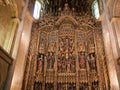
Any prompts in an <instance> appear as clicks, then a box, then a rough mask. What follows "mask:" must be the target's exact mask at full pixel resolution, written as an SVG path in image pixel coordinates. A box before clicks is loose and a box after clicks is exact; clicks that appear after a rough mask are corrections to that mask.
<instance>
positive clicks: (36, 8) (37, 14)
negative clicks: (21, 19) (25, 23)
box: [33, 1, 41, 20]
mask: <svg viewBox="0 0 120 90" xmlns="http://www.w3.org/2000/svg"><path fill="white" fill-rule="evenodd" d="M40 11H41V4H40V2H39V1H35V6H34V12H33V17H34V18H35V19H36V20H38V19H39V17H40Z"/></svg>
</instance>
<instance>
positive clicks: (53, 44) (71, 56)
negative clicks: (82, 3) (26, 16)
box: [26, 16, 108, 90]
mask: <svg viewBox="0 0 120 90" xmlns="http://www.w3.org/2000/svg"><path fill="white" fill-rule="evenodd" d="M63 17H64V18H63ZM69 17H70V18H69ZM82 17H84V16H82ZM82 17H80V18H79V17H74V16H73V17H71V16H60V17H55V18H57V19H53V22H54V24H53V26H52V27H47V25H46V24H44V25H43V24H41V23H40V22H39V23H36V24H35V26H36V31H38V32H39V34H37V35H38V38H37V41H36V42H37V44H36V47H34V48H36V49H35V50H36V51H35V52H34V53H35V55H36V56H37V58H36V59H37V60H33V59H31V61H33V63H34V64H33V67H34V69H32V68H31V69H29V71H31V70H33V71H35V72H34V75H33V74H28V75H29V76H31V78H30V80H29V84H26V85H27V86H26V87H27V88H30V87H31V88H32V87H34V90H38V89H39V88H42V90H99V89H101V90H105V87H104V86H103V85H108V82H105V80H104V78H108V76H107V75H106V73H107V72H106V73H103V72H102V71H104V70H105V71H107V68H106V65H105V64H104V63H102V62H105V59H103V58H101V57H102V56H104V55H105V53H104V49H103V44H102V43H103V41H102V37H101V36H102V35H101V34H102V33H101V32H102V31H101V27H100V26H99V23H97V22H94V19H91V17H87V18H86V19H85V17H84V18H82ZM61 18H62V19H61ZM71 18H72V19H71ZM46 19H47V18H46ZM76 19H77V20H78V21H76ZM44 20H45V19H44ZM51 21H52V20H51ZM74 21H75V22H74ZM79 21H81V22H80V23H78V22H79ZM44 22H47V21H43V22H42V23H44ZM55 22H56V23H55ZM90 22H91V24H90ZM51 23H52V22H51ZM81 23H82V24H81ZM85 23H86V24H85ZM96 23H97V24H96ZM41 25H43V26H44V28H43V27H42V28H40V26H41ZM86 26H87V27H86ZM98 47H99V48H98ZM30 50H34V49H32V48H31V49H30ZM31 57H34V56H31ZM98 57H99V58H98ZM101 61H102V62H101ZM31 66H32V65H30V67H31ZM101 79H102V80H101ZM30 81H31V83H30ZM106 83H107V84H106ZM106 87H108V86H106ZM35 88H36V89H35ZM32 89H33V88H32Z"/></svg>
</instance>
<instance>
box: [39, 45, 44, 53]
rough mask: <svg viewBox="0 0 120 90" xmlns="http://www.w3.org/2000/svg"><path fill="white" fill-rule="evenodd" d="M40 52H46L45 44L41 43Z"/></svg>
mask: <svg viewBox="0 0 120 90" xmlns="http://www.w3.org/2000/svg"><path fill="white" fill-rule="evenodd" d="M39 53H44V44H43V43H41V44H40V48H39Z"/></svg>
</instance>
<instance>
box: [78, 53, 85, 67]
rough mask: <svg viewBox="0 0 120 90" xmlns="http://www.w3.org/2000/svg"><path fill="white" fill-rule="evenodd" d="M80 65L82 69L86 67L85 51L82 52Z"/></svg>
mask: <svg viewBox="0 0 120 90" xmlns="http://www.w3.org/2000/svg"><path fill="white" fill-rule="evenodd" d="M79 65H80V69H83V68H85V55H84V53H83V52H81V53H80V57H79Z"/></svg>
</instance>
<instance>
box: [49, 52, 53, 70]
mask: <svg viewBox="0 0 120 90" xmlns="http://www.w3.org/2000/svg"><path fill="white" fill-rule="evenodd" d="M54 62H55V57H54V53H51V52H50V55H49V56H48V68H49V69H53V67H54Z"/></svg>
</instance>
